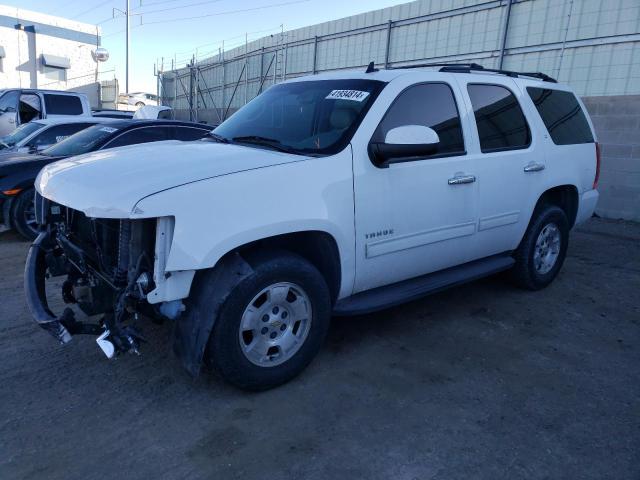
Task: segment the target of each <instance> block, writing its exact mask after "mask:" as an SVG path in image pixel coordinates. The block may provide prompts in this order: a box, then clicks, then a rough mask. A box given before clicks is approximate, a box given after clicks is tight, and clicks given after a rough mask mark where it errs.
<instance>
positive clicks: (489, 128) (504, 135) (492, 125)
mask: <svg viewBox="0 0 640 480" xmlns="http://www.w3.org/2000/svg"><path fill="white" fill-rule="evenodd" d="M467 90H468V92H469V97H470V98H471V105H472V106H473V114H474V115H475V118H476V125H477V126H478V135H479V136H480V150H481V151H482V152H483V153H486V152H496V151H502V150H515V149H519V148H527V147H528V146H529V144H530V143H531V131H530V130H529V125H528V124H527V119H526V118H525V116H524V114H523V113H522V109H521V108H520V104H519V103H518V99H517V98H516V97H515V95H514V94H513V93H511V91H510V90H509V89H508V88H506V87H502V86H499V85H484V84H469V85H468V86H467Z"/></svg>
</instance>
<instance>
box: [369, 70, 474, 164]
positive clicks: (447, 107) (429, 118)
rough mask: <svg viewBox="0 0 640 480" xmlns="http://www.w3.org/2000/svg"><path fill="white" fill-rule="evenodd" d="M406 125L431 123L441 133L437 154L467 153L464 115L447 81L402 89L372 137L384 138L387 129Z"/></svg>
mask: <svg viewBox="0 0 640 480" xmlns="http://www.w3.org/2000/svg"><path fill="white" fill-rule="evenodd" d="M403 125H422V126H425V127H430V128H432V129H433V130H435V132H436V133H437V134H438V137H440V143H439V144H438V151H437V152H436V153H434V154H433V155H430V156H431V157H433V156H442V155H453V154H462V153H464V140H463V137H462V127H461V125H460V116H459V115H458V109H457V107H456V101H455V99H454V98H453V92H452V91H451V88H450V87H449V86H448V85H446V84H444V83H427V84H423V85H415V86H413V87H410V88H408V89H407V90H405V91H404V92H402V93H401V94H400V95H399V96H398V98H397V99H396V100H395V101H394V102H393V104H392V105H391V107H389V110H388V111H387V113H386V114H385V116H384V118H383V119H382V122H380V125H379V126H378V129H377V130H376V132H375V133H374V134H373V139H372V141H374V142H384V139H385V137H386V136H387V132H388V131H389V130H391V129H393V128H396V127H401V126H403Z"/></svg>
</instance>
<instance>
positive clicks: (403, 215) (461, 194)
mask: <svg viewBox="0 0 640 480" xmlns="http://www.w3.org/2000/svg"><path fill="white" fill-rule="evenodd" d="M458 106H462V107H463V108H464V103H463V102H462V101H461V96H460V93H459V91H458V87H457V85H451V84H448V83H446V82H435V83H424V84H417V85H415V84H414V85H411V86H409V87H407V88H406V89H405V90H404V91H402V92H401V93H400V94H399V95H398V96H397V97H396V99H395V101H394V102H393V103H392V104H391V106H390V107H389V109H388V111H387V112H386V114H385V115H384V117H383V119H382V121H381V122H380V124H379V125H378V127H377V129H376V131H375V133H374V135H373V138H372V142H384V141H385V139H386V134H387V133H388V132H389V130H391V129H393V128H397V127H400V126H406V125H422V126H426V127H430V128H431V129H433V130H434V131H435V132H436V133H437V134H438V137H439V143H438V144H437V150H436V151H435V153H433V154H430V155H428V156H423V157H418V158H416V157H412V158H405V159H400V161H398V162H397V163H392V164H390V165H388V166H387V167H386V168H380V167H377V166H375V165H374V164H373V163H372V162H371V161H370V159H369V158H368V152H367V151H361V152H354V155H359V156H360V157H361V158H355V159H354V160H355V163H356V164H359V165H361V166H362V169H363V171H361V172H359V171H356V172H355V175H354V189H355V211H356V255H357V258H356V281H355V288H354V293H357V292H360V291H363V290H368V289H371V288H375V287H379V286H382V285H388V284H391V283H395V282H398V281H402V280H405V279H408V278H413V277H417V276H420V275H424V274H427V273H431V272H434V271H437V270H441V269H444V268H447V267H451V266H454V265H458V264H461V263H464V262H467V261H470V260H472V259H473V258H474V241H475V235H476V223H477V215H478V212H477V196H478V186H477V185H478V183H477V182H476V178H475V174H476V170H475V169H476V165H475V162H474V161H473V160H472V159H470V158H469V156H467V154H466V151H465V141H464V135H463V131H464V130H466V131H468V125H467V124H466V121H467V119H465V117H462V118H461V116H460V114H459V109H458ZM458 180H462V181H458Z"/></svg>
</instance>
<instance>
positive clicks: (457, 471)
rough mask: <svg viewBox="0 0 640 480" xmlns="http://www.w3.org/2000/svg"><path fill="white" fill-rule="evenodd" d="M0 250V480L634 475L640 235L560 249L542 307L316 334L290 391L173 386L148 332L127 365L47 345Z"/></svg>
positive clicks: (20, 249) (363, 323)
mask: <svg viewBox="0 0 640 480" xmlns="http://www.w3.org/2000/svg"><path fill="white" fill-rule="evenodd" d="M26 251H27V244H26V243H24V242H22V241H19V239H18V237H17V236H16V235H14V234H12V233H10V232H9V233H3V234H0V265H1V267H0V269H1V272H2V278H1V280H0V322H1V323H0V478H2V479H15V478H20V479H23V478H24V479H44V478H46V479H65V480H69V479H83V480H84V479H93V478H127V479H151V478H153V479H178V478H179V479H192V478H193V479H196V478H215V479H233V478H241V479H269V480H278V479H322V480H324V479H394V480H396V479H398V480H404V479H407V480H413V479H419V480H423V479H446V480H450V479H471V478H473V479H491V480H495V479H509V480H511V479H516V478H527V479H534V478H535V479H545V478H549V479H574V478H575V479H580V480H587V479H603V478H611V479H616V480H622V479H638V478H640V325H639V324H640V225H638V224H631V223H624V222H611V221H603V220H595V219H594V220H592V221H591V222H589V224H587V225H586V226H583V227H581V228H579V229H578V230H577V231H574V232H573V233H572V237H571V245H570V247H569V256H568V258H567V261H566V263H565V266H564V269H563V270H562V272H561V274H560V276H559V278H558V279H557V280H556V281H555V283H553V284H552V285H551V286H550V287H549V288H547V289H546V290H544V291H541V292H537V293H532V292H525V291H521V290H517V289H514V288H512V287H511V286H509V285H508V284H507V283H505V282H504V281H503V280H502V278H490V279H487V280H483V281H479V282H475V283H473V284H470V285H467V286H464V287H461V288H456V289H453V290H450V291H448V292H445V293H441V294H438V295H434V296H431V297H428V298H426V299H424V300H421V301H416V302H413V303H411V304H407V305H404V306H401V307H397V308H393V309H391V310H387V311H384V312H380V313H377V314H373V315H367V316H362V317H356V318H347V319H334V322H333V325H332V328H331V332H330V336H329V339H328V342H327V344H326V346H325V348H324V349H323V351H322V352H321V354H320V355H319V357H318V358H317V359H316V360H315V361H314V362H313V363H312V365H311V366H310V367H309V369H307V370H306V371H305V372H304V373H303V374H302V375H301V376H300V377H299V378H297V379H296V380H294V381H293V382H291V383H289V384H287V385H284V386H282V387H280V388H277V389H275V390H272V391H269V392H265V393H260V394H248V393H244V392H241V391H238V390H235V389H233V388H231V387H229V386H227V385H225V384H223V383H222V382H221V381H220V380H219V379H217V378H215V377H213V376H212V375H205V376H201V377H200V378H198V379H196V380H193V379H191V378H190V377H189V376H188V375H187V374H186V373H185V372H184V371H183V369H182V368H181V366H180V365H179V363H178V362H177V360H176V359H175V358H174V357H173V355H172V354H171V353H170V352H169V348H168V346H167V343H166V340H167V338H168V335H169V328H170V326H169V325H164V326H161V327H155V326H151V325H149V327H148V328H147V330H146V331H145V334H146V335H147V336H148V337H149V343H148V344H146V345H144V346H143V354H142V355H141V356H139V357H138V356H134V355H125V356H121V357H119V358H117V359H116V360H113V361H108V360H106V358H105V357H104V356H103V355H102V353H101V352H100V351H99V349H98V347H97V346H96V344H95V342H94V339H93V338H91V337H84V338H82V337H77V338H75V339H74V341H73V342H72V343H71V344H70V345H68V346H66V347H64V348H63V347H61V346H59V345H57V344H56V342H55V341H54V340H53V339H52V338H50V337H49V336H48V335H47V334H46V333H45V332H44V331H42V330H41V329H40V328H38V327H37V326H36V325H35V324H34V323H33V322H32V320H31V318H30V316H29V314H28V313H27V309H26V305H25V302H24V298H23V294H22V267H23V261H24V257H25V254H26Z"/></svg>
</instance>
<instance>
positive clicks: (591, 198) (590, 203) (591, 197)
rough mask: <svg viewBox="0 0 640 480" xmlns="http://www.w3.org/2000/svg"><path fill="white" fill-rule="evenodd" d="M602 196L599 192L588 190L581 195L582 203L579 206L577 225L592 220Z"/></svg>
mask: <svg viewBox="0 0 640 480" xmlns="http://www.w3.org/2000/svg"><path fill="white" fill-rule="evenodd" d="M599 198H600V194H599V193H598V191H597V190H587V191H586V192H583V193H582V195H580V202H579V204H578V214H577V215H576V221H575V224H576V225H577V224H579V223H582V222H585V221H587V220H589V219H590V218H591V216H592V215H593V212H595V210H596V205H597V204H598V199H599Z"/></svg>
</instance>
